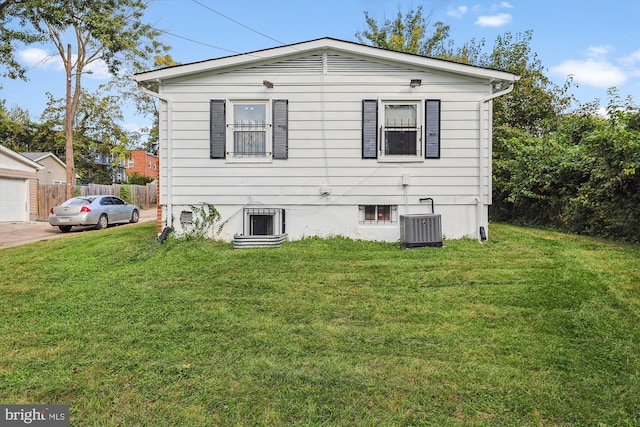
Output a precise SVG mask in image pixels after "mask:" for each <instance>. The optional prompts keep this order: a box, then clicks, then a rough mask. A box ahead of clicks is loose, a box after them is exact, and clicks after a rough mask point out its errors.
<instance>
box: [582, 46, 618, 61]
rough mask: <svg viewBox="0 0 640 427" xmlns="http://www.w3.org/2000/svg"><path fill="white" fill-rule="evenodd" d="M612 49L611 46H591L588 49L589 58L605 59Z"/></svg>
mask: <svg viewBox="0 0 640 427" xmlns="http://www.w3.org/2000/svg"><path fill="white" fill-rule="evenodd" d="M612 49H613V48H612V47H611V46H609V45H601V46H589V47H588V48H587V56H589V57H591V58H604V57H606V56H607V54H608V53H609V52H611V50H612Z"/></svg>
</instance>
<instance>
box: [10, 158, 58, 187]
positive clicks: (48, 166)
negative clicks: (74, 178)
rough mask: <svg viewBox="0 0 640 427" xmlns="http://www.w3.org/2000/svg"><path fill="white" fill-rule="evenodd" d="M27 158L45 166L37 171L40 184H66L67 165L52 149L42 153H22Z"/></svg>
mask: <svg viewBox="0 0 640 427" xmlns="http://www.w3.org/2000/svg"><path fill="white" fill-rule="evenodd" d="M20 154H22V155H23V156H25V157H26V158H28V159H30V160H33V161H34V162H36V163H38V164H39V165H42V166H44V168H43V169H40V170H39V171H38V173H37V178H38V182H39V183H40V184H66V182H67V166H66V165H65V164H64V162H63V161H62V160H60V159H59V158H58V156H56V155H55V154H53V153H52V152H50V151H47V152H40V153H20Z"/></svg>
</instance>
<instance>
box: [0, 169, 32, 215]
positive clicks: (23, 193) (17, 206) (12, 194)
mask: <svg viewBox="0 0 640 427" xmlns="http://www.w3.org/2000/svg"><path fill="white" fill-rule="evenodd" d="M28 195H29V180H27V179H10V178H0V222H8V221H27V220H28V219H29V217H28V216H27V197H28Z"/></svg>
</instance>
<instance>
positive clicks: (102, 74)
mask: <svg viewBox="0 0 640 427" xmlns="http://www.w3.org/2000/svg"><path fill="white" fill-rule="evenodd" d="M86 71H91V74H90V75H91V78H92V79H96V80H106V79H108V78H110V77H111V74H110V73H109V67H107V64H106V62H104V61H103V60H102V59H98V60H97V61H95V62H92V63H91V64H89V65H87V66H86V67H85V70H84V71H83V72H86Z"/></svg>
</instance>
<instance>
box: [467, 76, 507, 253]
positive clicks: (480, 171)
mask: <svg viewBox="0 0 640 427" xmlns="http://www.w3.org/2000/svg"><path fill="white" fill-rule="evenodd" d="M510 83H511V84H510V85H509V87H507V88H506V89H503V90H500V91H498V92H494V93H492V94H491V95H487V96H485V97H483V98H482V99H480V102H479V103H478V114H479V116H480V141H479V142H478V150H479V153H478V154H479V156H478V162H479V164H478V197H476V232H477V236H478V241H479V242H480V243H482V242H483V241H484V240H486V239H487V237H486V236H487V235H486V230H484V233H482V231H483V230H482V227H481V225H480V224H481V220H482V209H483V207H484V205H485V204H486V200H485V197H484V185H483V183H484V178H486V179H487V180H489V179H491V177H490V176H487V177H485V176H484V166H485V165H484V156H483V152H484V145H483V141H485V138H484V135H483V123H484V117H483V116H484V115H483V111H484V104H485V103H487V102H489V101H491V100H493V99H494V98H497V97H499V96H502V95H506V94H508V93H509V92H511V91H512V90H513V86H514V83H515V82H510ZM489 107H491V106H489ZM490 118H491V114H488V115H487V121H488V122H489V123H487V127H486V130H487V135H486V140H487V141H491V138H493V136H492V131H491V128H492V126H493V125H492V123H490ZM490 154H491V153H487V155H488V156H489V155H490ZM487 182H490V181H487Z"/></svg>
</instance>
